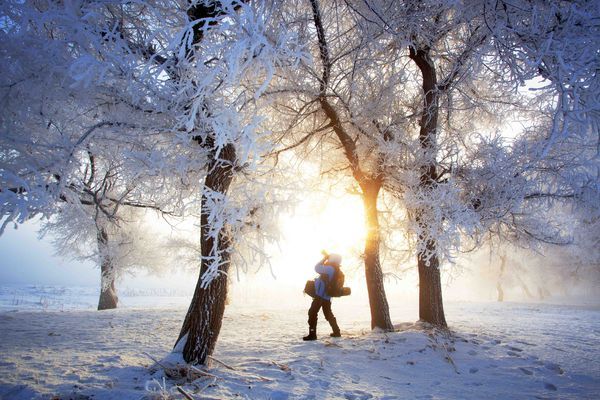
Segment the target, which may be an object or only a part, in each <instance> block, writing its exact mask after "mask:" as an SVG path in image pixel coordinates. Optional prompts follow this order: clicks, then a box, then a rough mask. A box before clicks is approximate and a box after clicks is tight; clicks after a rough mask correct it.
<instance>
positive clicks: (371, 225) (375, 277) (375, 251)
mask: <svg viewBox="0 0 600 400" xmlns="http://www.w3.org/2000/svg"><path fill="white" fill-rule="evenodd" d="M361 189H362V192H363V195H362V198H363V205H364V212H365V224H366V227H367V238H366V241H365V276H366V279H367V291H368V293H369V305H370V308H371V329H374V328H380V329H383V330H386V331H390V330H393V329H394V326H393V325H392V319H391V318H390V310H389V306H388V302H387V297H386V295H385V288H384V285H383V272H382V270H381V263H380V261H379V248H380V240H381V239H380V235H379V215H378V212H377V197H378V195H379V190H380V189H381V182H379V181H375V180H372V181H369V182H365V183H363V184H361Z"/></svg>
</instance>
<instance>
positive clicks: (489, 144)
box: [273, 0, 599, 329]
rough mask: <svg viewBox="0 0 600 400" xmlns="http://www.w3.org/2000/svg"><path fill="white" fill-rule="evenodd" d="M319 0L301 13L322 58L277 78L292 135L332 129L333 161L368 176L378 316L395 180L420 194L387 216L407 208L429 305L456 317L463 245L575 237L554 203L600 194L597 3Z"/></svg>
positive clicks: (385, 324) (401, 198) (402, 192)
mask: <svg viewBox="0 0 600 400" xmlns="http://www.w3.org/2000/svg"><path fill="white" fill-rule="evenodd" d="M309 3H310V9H308V10H307V9H306V8H307V6H306V7H305V8H303V11H302V12H301V13H300V15H296V16H295V17H291V16H289V15H288V16H287V19H288V21H289V23H291V24H297V25H299V26H302V27H304V28H305V27H309V26H310V23H311V22H312V25H313V27H311V28H310V29H305V30H304V31H305V34H304V36H303V37H302V39H304V40H305V41H306V42H307V43H308V44H307V48H308V49H310V50H311V52H312V56H313V57H312V62H306V63H303V64H302V68H299V69H296V70H293V71H289V73H288V74H287V75H282V77H281V79H280V87H279V88H278V89H274V90H273V95H274V96H279V97H283V100H280V101H279V103H278V106H277V111H279V112H280V113H281V115H282V116H283V117H284V118H286V121H287V124H286V125H285V129H284V130H282V137H284V138H288V142H287V143H286V145H285V146H284V147H283V148H301V147H302V146H303V145H306V146H312V145H313V144H312V143H318V144H321V145H322V147H323V148H324V149H325V150H326V153H324V154H325V156H322V159H324V160H325V162H328V163H329V165H330V166H331V170H334V171H338V172H340V171H348V174H349V175H351V176H352V177H353V178H354V179H355V181H356V183H357V186H358V187H357V188H356V191H357V192H358V193H360V194H361V195H362V196H363V199H364V203H365V213H366V214H367V215H366V220H367V228H368V231H369V238H368V240H367V246H366V248H365V262H366V264H365V266H366V273H367V285H368V287H369V293H370V296H369V297H370V302H371V310H372V325H373V326H379V327H381V328H385V329H389V328H390V327H391V322H390V321H389V314H388V313H387V301H386V300H385V293H384V291H383V281H382V279H381V267H380V262H379V247H380V245H381V240H382V239H386V237H385V236H382V231H381V229H380V228H381V227H380V223H379V221H378V219H377V218H378V217H377V200H378V198H382V195H381V194H380V193H383V195H384V196H387V197H389V196H393V197H395V198H396V199H397V201H398V202H399V204H400V206H401V207H402V208H403V209H404V210H403V211H402V212H399V213H398V212H396V213H394V214H389V215H390V216H391V217H390V218H386V221H385V222H386V224H387V222H388V221H389V220H395V221H396V222H394V223H393V225H395V226H396V227H399V229H402V230H403V231H404V232H405V238H406V240H407V241H408V242H409V243H410V244H411V247H412V249H413V253H414V255H415V256H416V258H417V265H418V271H419V287H420V300H419V304H420V311H419V314H420V318H421V319H422V320H424V321H427V322H431V323H434V324H437V325H441V326H445V325H446V321H445V316H444V311H443V302H442V289H441V282H440V266H441V265H442V264H443V263H444V262H448V261H452V259H453V257H454V255H455V253H456V252H457V251H458V250H460V249H463V248H465V247H466V248H472V247H478V246H480V245H481V243H482V238H483V237H485V235H487V234H489V233H490V232H491V233H494V234H496V235H498V236H501V237H502V238H504V239H509V240H513V241H519V240H525V239H527V240H531V241H541V242H544V241H546V242H563V241H565V240H566V239H567V238H566V237H565V235H564V232H563V231H561V229H560V225H559V223H558V221H555V220H552V218H550V219H548V218H547V216H548V214H547V213H545V211H546V210H547V209H548V207H550V205H551V204H553V203H556V202H560V201H563V202H564V201H575V202H578V203H579V204H584V203H585V204H588V205H593V204H597V199H598V178H597V173H596V172H595V171H597V167H598V152H597V146H596V144H597V137H598V130H597V119H598V111H599V105H598V103H597V100H595V99H594V97H593V96H592V93H593V90H594V88H596V87H597V86H598V78H597V74H596V72H595V71H596V70H597V67H598V61H597V57H596V56H595V55H596V54H597V52H598V40H597V37H598V32H597V30H596V28H595V25H594V22H593V21H594V20H593V18H594V16H597V15H598V6H597V5H596V4H591V3H590V2H572V3H564V2H559V1H557V2H545V3H540V2H526V4H525V5H524V6H523V7H517V6H515V5H512V4H509V3H503V2H490V1H483V0H482V1H464V2H455V1H452V2H448V1H441V0H439V1H438V0H435V1H433V0H432V1H375V0H373V1H370V0H363V1H360V2H348V1H329V2H319V1H318V0H311V1H310V2H309ZM285 15H286V14H285V13H284V18H285ZM575 49H577V50H575ZM536 78H537V80H535V79H536ZM525 85H528V86H529V87H530V88H532V90H528V87H527V86H525ZM286 95H287V97H285V96H286ZM290 132H292V133H295V134H290ZM284 134H285V135H287V136H284ZM332 148H337V149H340V150H341V151H338V154H340V155H341V158H340V157H335V156H333V155H332V154H334V153H333V152H332V151H331V150H332ZM595 174H596V175H595ZM586 198H587V200H586ZM591 198H593V199H595V201H589V199H591ZM393 208H396V207H395V206H392V209H393ZM390 211H391V209H390Z"/></svg>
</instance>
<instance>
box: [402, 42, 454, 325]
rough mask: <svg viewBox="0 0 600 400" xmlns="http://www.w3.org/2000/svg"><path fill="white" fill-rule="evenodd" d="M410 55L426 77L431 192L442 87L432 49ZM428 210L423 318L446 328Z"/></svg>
mask: <svg viewBox="0 0 600 400" xmlns="http://www.w3.org/2000/svg"><path fill="white" fill-rule="evenodd" d="M409 56H410V58H411V59H412V60H413V61H414V62H415V64H416V65H417V67H418V68H419V70H420V71H421V76H422V78H423V83H422V89H423V94H424V100H423V114H422V115H421V121H420V125H421V127H420V130H419V143H420V145H421V149H423V154H424V160H423V164H422V165H421V167H420V173H421V177H420V181H419V189H420V190H422V191H424V192H427V191H431V190H432V189H434V187H435V185H436V184H437V178H438V176H437V169H436V156H437V138H436V135H437V132H436V131H437V124H438V113H439V106H438V104H439V88H438V87H437V77H436V71H435V65H434V63H433V60H432V59H431V57H430V55H429V49H428V48H415V47H410V48H409ZM426 214H427V212H426V210H418V211H417V223H418V224H419V226H420V227H421V229H422V230H423V231H424V232H423V233H422V234H420V235H419V237H418V240H419V248H421V249H423V250H421V251H420V252H419V254H417V266H418V270H419V319H420V320H422V321H425V322H429V323H430V324H433V325H438V326H441V327H446V326H447V324H446V317H445V315H444V305H443V301H442V285H441V280H440V269H439V267H440V265H439V264H440V263H439V258H438V256H437V254H436V250H437V249H436V247H437V243H436V241H435V239H433V237H432V236H431V235H430V234H429V233H430V232H428V231H429V224H428V222H427V216H426Z"/></svg>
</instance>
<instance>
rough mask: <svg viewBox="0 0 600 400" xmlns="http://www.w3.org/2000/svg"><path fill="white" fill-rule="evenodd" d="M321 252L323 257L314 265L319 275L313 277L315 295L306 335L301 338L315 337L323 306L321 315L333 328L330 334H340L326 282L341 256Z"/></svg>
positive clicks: (309, 312)
mask: <svg viewBox="0 0 600 400" xmlns="http://www.w3.org/2000/svg"><path fill="white" fill-rule="evenodd" d="M323 254H324V257H323V258H322V259H321V260H320V261H319V262H318V263H317V265H315V271H316V272H317V273H318V274H319V277H318V278H316V279H315V297H314V298H313V301H312V303H311V305H310V308H309V309H308V336H304V337H303V338H302V339H303V340H316V339H317V318H318V314H319V310H320V309H321V308H323V315H324V316H325V319H326V320H327V322H329V325H331V329H332V330H333V332H332V333H331V334H330V336H331V337H340V336H342V335H341V333H340V327H339V326H338V324H337V320H336V319H335V316H334V315H333V312H331V297H330V296H328V295H327V283H328V282H329V281H331V280H332V279H333V274H334V272H335V268H334V266H337V267H340V266H341V263H342V256H340V255H339V254H327V253H325V252H323Z"/></svg>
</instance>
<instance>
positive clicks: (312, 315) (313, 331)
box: [302, 297, 321, 340]
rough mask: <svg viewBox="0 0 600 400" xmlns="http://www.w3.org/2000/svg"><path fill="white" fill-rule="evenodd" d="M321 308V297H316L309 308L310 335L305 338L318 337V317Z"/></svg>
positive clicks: (314, 338) (313, 338)
mask: <svg viewBox="0 0 600 400" xmlns="http://www.w3.org/2000/svg"><path fill="white" fill-rule="evenodd" d="M320 308H321V298H319V297H315V298H314V299H313V301H312V303H311V305H310V308H309V309H308V336H304V337H303V338H302V339H303V340H316V339H317V319H318V315H319V309H320Z"/></svg>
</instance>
